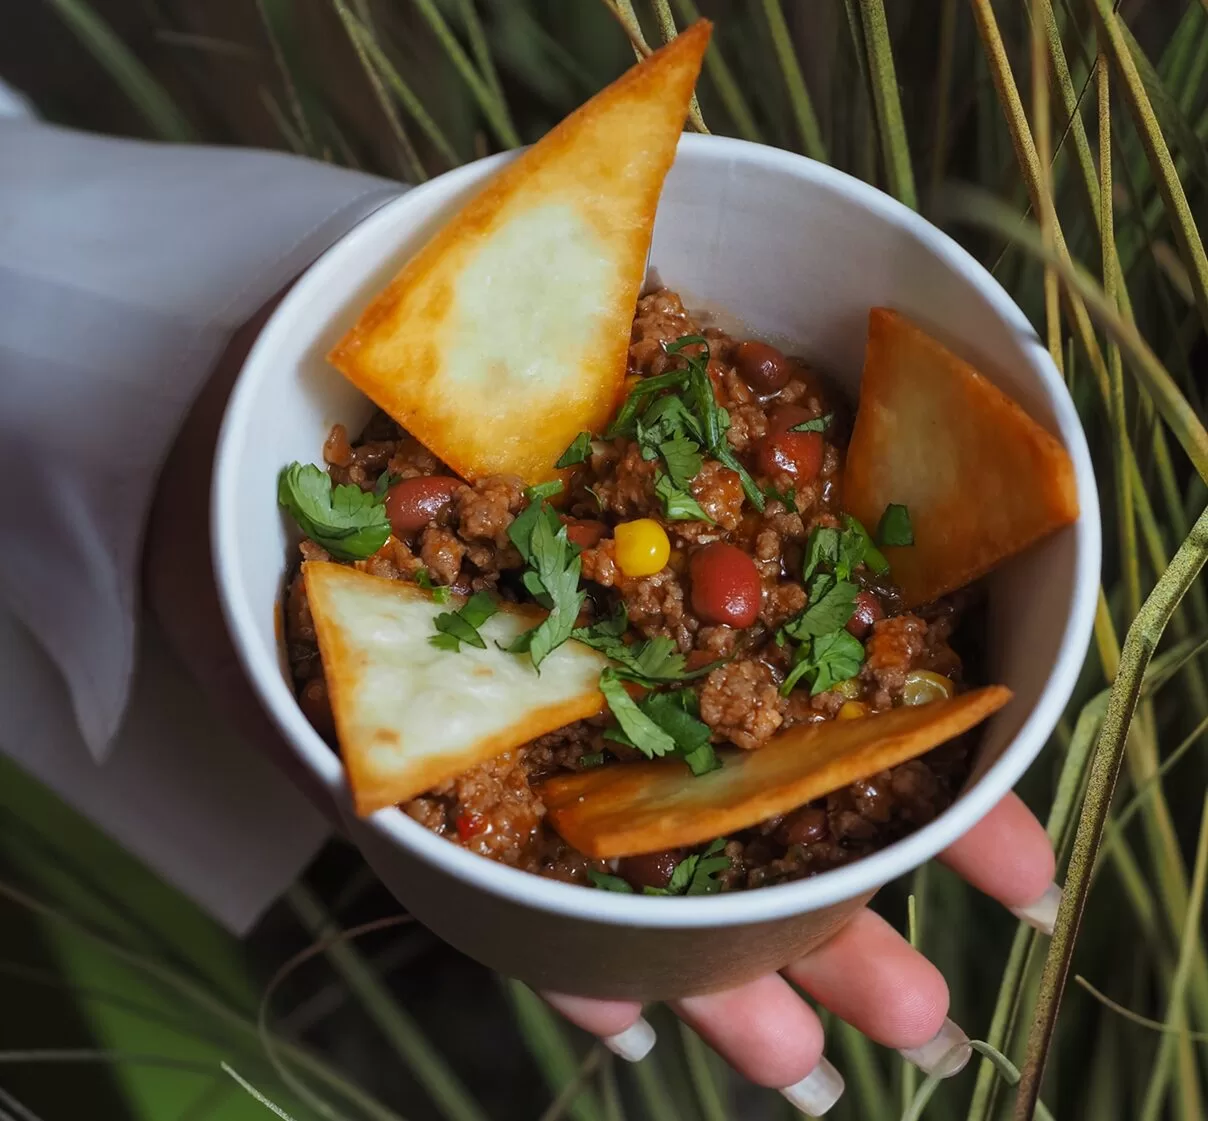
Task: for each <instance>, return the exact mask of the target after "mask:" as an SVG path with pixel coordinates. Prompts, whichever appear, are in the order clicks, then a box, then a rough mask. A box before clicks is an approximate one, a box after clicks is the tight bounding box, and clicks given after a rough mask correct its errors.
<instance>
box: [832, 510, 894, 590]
mask: <svg viewBox="0 0 1208 1121" xmlns="http://www.w3.org/2000/svg"><path fill="white" fill-rule="evenodd" d="M843 528H844V530H845V531H846V532H847V533H848V534H854V535H855V537H858V538H859V539H860V545H859V549H860V560H862V561H863V562H864V563H865V564H866V565H868V567H869V568H871V569H872V570H873V572H875V573H876V574H877V575H878V576H883V575H884V574H885V573H886V572H888V571H889V561H887V560H886V559H885V554H884V553H883V552H881V550H880V549H878V548H877V546H876V545H875V544H874V542H873V539H872V538H871V537H870V536H869V534H868V530H866V529H865V528H864V527H863V526H862V525H861V524H860V523H859V522H858V521H856V519H855V518H853V517H852V516H851V515H850V514H844V515H843ZM850 540H853V541H854V538H852V539H850ZM854 550H855V546H854V544H853V552H854ZM857 563H858V562H857ZM851 567H852V568H855V564H853V565H852V566H851Z"/></svg>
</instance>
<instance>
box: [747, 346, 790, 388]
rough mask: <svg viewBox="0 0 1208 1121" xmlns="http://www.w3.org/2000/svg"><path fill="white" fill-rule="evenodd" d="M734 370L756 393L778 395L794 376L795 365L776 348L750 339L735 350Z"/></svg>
mask: <svg viewBox="0 0 1208 1121" xmlns="http://www.w3.org/2000/svg"><path fill="white" fill-rule="evenodd" d="M733 358H734V368H735V369H736V370H737V371H738V374H739V376H740V377H741V378H742V380H743V381H745V382H746V383H747V385H749V386H750V387H751V388H752V389H753V390H755V392H756V393H776V392H778V391H779V390H781V389H783V388H784V387H785V386H786V385H787V384H788V381H789V378H791V377H792V376H793V364H792V363H791V362H790V361H789V360H788V359H787V358H786V357H785V356H784V355H783V354H782V353H781V352H780V351H779V350H777V349H776V348H775V347H774V346H769V345H768V344H767V343H761V342H757V341H756V340H754V339H749V340H747V341H746V342H742V343H739V344H738V345H737V346H736V347H735V348H734V354H733Z"/></svg>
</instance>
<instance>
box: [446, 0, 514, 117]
mask: <svg viewBox="0 0 1208 1121" xmlns="http://www.w3.org/2000/svg"><path fill="white" fill-rule="evenodd" d="M457 10H458V11H459V12H460V13H461V22H462V23H463V24H464V25H465V29H466V38H467V39H469V40H470V50H471V51H473V52H474V62H475V64H476V65H477V66H478V72H479V73H480V74H481V75H482V78H483V81H484V82H486V84H487V86H488V87H489V88H490V90H491V93H492V94H494V96H495V97H496V98H498V99H499V100H500V101H501V102H502V101H503V86H501V85H500V84H499V73H498V71H497V70H496V69H495V62H494V60H493V59H492V58H491V44H490V43H489V42H488V40H487V35H486V32H485V31H484V30H483V27H482V20H480V19H479V18H478V9H477V8H476V7H475V6H474V0H458V2H457Z"/></svg>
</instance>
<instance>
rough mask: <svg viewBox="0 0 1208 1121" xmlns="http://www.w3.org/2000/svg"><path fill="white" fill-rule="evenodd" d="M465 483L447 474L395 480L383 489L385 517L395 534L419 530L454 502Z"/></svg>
mask: <svg viewBox="0 0 1208 1121" xmlns="http://www.w3.org/2000/svg"><path fill="white" fill-rule="evenodd" d="M465 485H466V484H465V483H463V482H462V481H461V480H460V479H454V478H453V477H451V476H449V475H420V476H418V477H417V478H414V479H404V480H403V481H402V482H401V483H395V484H394V486H392V487H391V488H390V489H389V490H388V491H387V492H386V517H387V518H389V519H390V528H391V529H392V530H394V535H395V536H396V537H410V536H411V534H413V533H417V532H419V530H421V529H423V528H424V526H426V525H428V523H429V522H431V521H432V520H433V519H434V518H436V517H437V516H438V515H440V514H442V513H443V512H444V511H445V510H447V509H448V508H449V507H450V506H451V505H452V503H453V496H454V495H455V494H456V493H457V492H458V490H460V489H461V488H462V487H464V486H465Z"/></svg>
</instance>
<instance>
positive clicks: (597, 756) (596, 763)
mask: <svg viewBox="0 0 1208 1121" xmlns="http://www.w3.org/2000/svg"><path fill="white" fill-rule="evenodd" d="M603 765H604V752H602V751H593V752H591V753H590V754H588V755H580V756H579V766H580V767H582V768H583V770H585V771H586V770H590V769H591V768H592V767H602V766H603Z"/></svg>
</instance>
